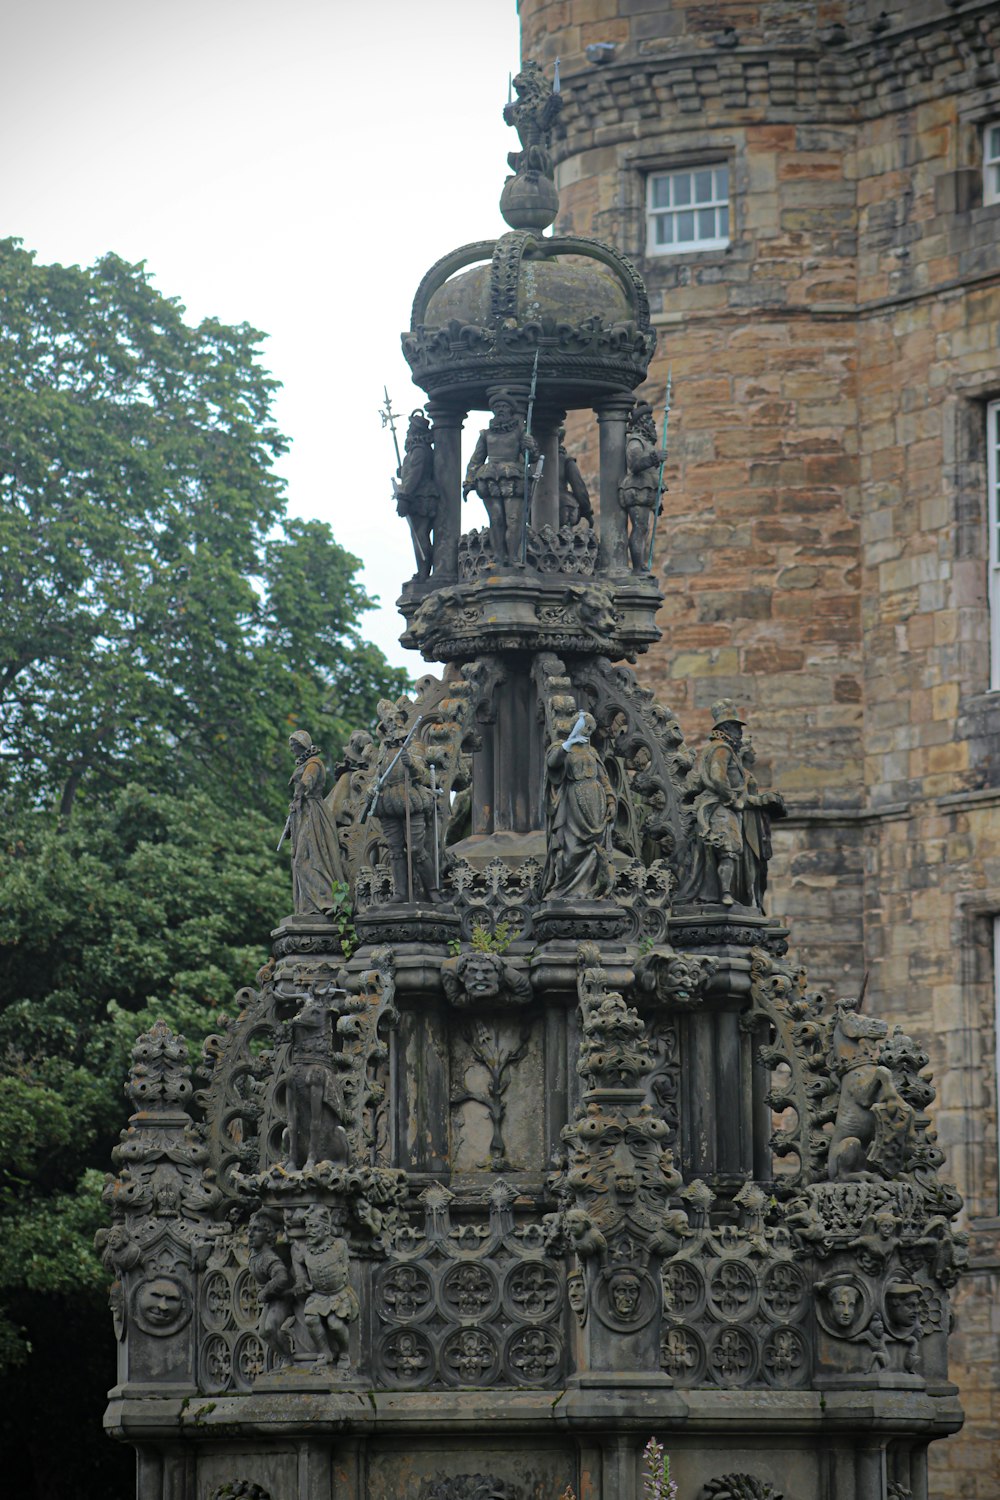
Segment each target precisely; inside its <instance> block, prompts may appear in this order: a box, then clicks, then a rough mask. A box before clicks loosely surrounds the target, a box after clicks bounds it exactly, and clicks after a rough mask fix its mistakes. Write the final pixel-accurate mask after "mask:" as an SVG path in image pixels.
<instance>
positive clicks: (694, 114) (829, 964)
mask: <svg viewBox="0 0 1000 1500" xmlns="http://www.w3.org/2000/svg"><path fill="white" fill-rule="evenodd" d="M520 11H521V18H522V28H523V50H524V55H525V56H526V57H536V58H538V59H540V60H542V61H544V62H548V63H550V64H551V62H552V60H553V59H554V58H555V57H556V56H557V55H558V56H559V57H560V58H561V69H562V80H563V88H564V100H565V102H564V109H563V120H564V123H565V126H566V138H565V140H564V142H563V143H562V146H561V148H560V154H561V157H562V160H561V163H560V168H559V182H560V191H561V204H562V208H561V215H560V220H559V223H558V225H557V229H561V230H569V229H572V230H574V231H576V232H588V233H593V234H597V235H599V236H601V237H603V238H605V239H608V240H610V241H613V242H614V243H616V244H618V245H620V246H621V247H622V248H623V249H624V250H625V251H626V252H627V253H628V254H629V255H630V256H633V257H634V258H635V259H636V260H637V262H638V264H639V266H640V269H641V270H642V273H643V275H644V277H645V278H646V281H647V285H648V287H649V290H650V296H651V301H652V305H653V308H654V316H655V321H656V324H657V327H658V332H659V337H660V347H659V351H658V354H657V358H656V361H655V363H654V365H653V368H652V370H651V374H650V380H649V382H648V384H647V386H646V388H645V394H647V395H648V397H649V399H651V400H652V401H653V402H654V404H658V405H659V404H661V403H662V395H663V389H664V385H665V381H666V374H667V370H668V368H669V369H670V370H671V372H672V377H673V399H674V406H673V411H672V414H671V461H670V464H669V466H668V481H669V484H670V491H669V494H668V495H667V496H666V503H665V509H664V514H663V517H662V519H661V522H660V527H661V530H660V534H659V537H658V541H657V561H656V567H657V570H658V573H659V576H660V578H661V582H662V586H663V587H664V590H665V593H666V601H665V604H664V607H663V612H662V615H661V623H662V624H663V626H664V631H665V637H664V640H663V641H662V642H661V643H660V645H659V646H658V647H656V648H654V650H653V651H652V652H651V653H650V655H649V657H648V658H645V659H644V660H643V662H642V663H641V668H640V669H641V672H642V674H643V676H644V678H645V680H646V682H647V683H648V685H649V686H650V687H652V688H653V689H654V690H655V691H656V693H657V695H658V696H659V697H660V698H661V699H662V701H664V702H666V703H669V704H670V705H671V707H673V708H674V709H675V710H676V711H677V712H678V714H679V715H680V716H681V718H682V720H683V722H684V724H685V727H686V729H687V731H688V734H689V736H691V737H693V738H701V737H702V736H703V735H704V734H705V732H706V731H707V729H708V727H709V724H710V713H709V709H710V704H711V703H712V701H714V699H715V698H716V697H719V696H724V695H731V696H734V697H736V698H738V699H739V700H740V701H742V702H744V703H745V704H746V705H747V706H748V709H749V712H750V719H751V725H752V729H753V735H754V740H755V743H756V745H757V747H758V753H759V760H760V763H761V773H762V774H761V777H760V779H761V780H762V781H763V780H765V779H766V778H767V777H768V776H769V775H770V776H773V779H774V782H775V784H777V785H778V786H779V787H780V789H781V790H782V791H783V793H784V794H785V796H786V798H787V800H788V802H789V805H790V809H791V812H792V816H791V817H790V818H789V819H788V821H787V822H786V823H785V824H783V825H779V828H778V829H777V830H776V858H775V861H774V864H773V867H772V873H773V879H772V892H773V897H772V908H773V910H774V912H775V913H776V914H778V915H781V916H787V917H788V918H789V919H790V920H791V923H792V928H793V941H794V945H795V950H796V952H797V953H798V954H799V955H800V956H801V957H802V958H803V959H804V960H805V962H806V963H807V964H808V966H809V969H810V975H811V979H812V981H813V982H814V983H815V984H817V985H819V986H823V987H827V988H830V989H835V990H839V991H842V992H850V990H851V989H852V988H855V987H856V986H857V984H858V983H859V982H860V979H861V976H862V974H863V973H864V971H865V970H866V969H869V970H870V971H871V980H870V984H871V986H872V989H873V991H874V992H875V993H876V994H877V995H878V997H879V1005H880V1008H881V1011H882V1013H883V1014H885V1015H887V1016H892V1015H893V1012H895V1016H896V1018H898V1019H899V1020H900V1021H905V1022H906V1025H907V1028H908V1029H909V1030H911V1031H912V1032H913V1033H914V1034H915V1035H917V1036H918V1037H919V1038H920V1040H921V1042H922V1044H923V1045H924V1046H925V1047H926V1050H927V1051H928V1053H929V1054H930V1058H931V1067H932V1069H933V1072H934V1074H935V1077H936V1080H937V1084H938V1105H937V1122H938V1129H939V1134H940V1139H941V1142H942V1144H943V1145H944V1146H945V1147H946V1148H947V1150H948V1152H949V1160H950V1165H951V1170H952V1173H953V1175H954V1176H955V1178H956V1180H957V1182H958V1185H959V1187H960V1189H961V1191H962V1192H963V1193H964V1195H965V1196H966V1200H967V1212H968V1227H969V1228H970V1230H971V1244H970V1251H971V1260H972V1271H971V1274H970V1275H969V1276H968V1277H967V1279H966V1280H965V1282H964V1285H963V1287H962V1289H961V1290H960V1293H959V1296H958V1302H957V1323H956V1328H955V1333H954V1337H953V1348H952V1361H953V1369H954V1370H955V1371H956V1378H957V1379H958V1381H959V1383H960V1386H961V1390H962V1399H963V1402H964V1404H965V1408H966V1412H967V1423H966V1428H965V1430H964V1432H963V1433H962V1434H961V1435H960V1436H959V1437H957V1438H955V1439H953V1440H951V1441H950V1442H949V1443H948V1444H946V1445H939V1446H938V1449H937V1450H936V1453H935V1450H932V1462H934V1463H935V1477H934V1486H935V1487H934V1488H933V1489H932V1493H933V1494H934V1495H935V1496H936V1497H940V1500H950V1497H952V1496H954V1497H962V1500H988V1497H989V1500H993V1497H995V1496H996V1495H997V1494H998V1493H1000V1460H998V1457H997V1455H998V1453H1000V1396H998V1394H997V1387H998V1384H1000V1355H998V1344H1000V1328H998V1322H997V1312H996V1307H997V1305H998V1297H997V1293H998V1290H1000V1288H998V1285H997V1280H998V1269H1000V1218H998V1206H1000V1205H998V1191H1000V1189H998V1167H997V1136H998V1132H997V1113H996V1099H995V1085H996V1036H995V1031H994V993H995V991H994V983H995V979H994V972H993V952H992V942H993V939H992V930H993V919H994V917H995V916H996V915H997V914H998V913H1000V693H991V692H989V690H988V689H989V660H988V640H989V631H988V609H987V596H986V555H987V554H986V548H987V537H986V509H985V507H986V474H985V453H984V407H985V402H986V401H987V400H989V399H996V398H997V397H1000V347H998V328H1000V205H987V206H983V203H982V173H981V160H980V152H981V138H982V127H983V125H984V124H985V123H986V121H987V120H990V119H993V120H998V121H1000V11H998V9H997V7H996V5H995V4H986V3H962V0H953V3H951V0H828V3H813V4H803V3H792V0H772V3H767V0H761V3H752V0H733V3H725V0H722V3H712V0H691V3H685V0H676V3H667V0H521V5H520ZM598 43H614V44H615V52H614V55H613V57H612V59H611V61H610V62H608V63H605V64H595V63H592V62H589V61H588V60H587V58H586V54H585V51H584V49H585V48H586V47H587V46H592V45H594V44H598ZM704 160H710V161H716V162H720V161H725V162H726V163H727V164H728V166H729V169H730V243H729V245H728V247H726V248H725V249H723V250H705V251H700V252H696V253H691V254H685V255H661V256H648V255H646V254H645V233H646V231H645V182H646V178H647V175H648V174H649V172H651V171H656V170H665V169H669V168H672V167H674V166H677V167H682V166H684V165H685V164H688V163H692V162H695V161H704ZM570 439H571V442H572V441H574V440H575V441H576V443H577V444H578V445H579V446H580V447H581V448H582V450H583V455H584V458H585V459H589V460H590V468H591V469H592V470H593V468H594V467H595V466H596V433H593V432H591V431H590V430H589V429H588V428H587V427H586V425H585V424H583V423H578V425H577V428H576V429H575V430H572V429H571V432H570Z"/></svg>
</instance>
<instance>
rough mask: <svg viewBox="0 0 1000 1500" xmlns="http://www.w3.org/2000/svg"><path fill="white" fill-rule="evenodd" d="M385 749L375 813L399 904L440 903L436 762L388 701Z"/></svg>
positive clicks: (382, 707)
mask: <svg viewBox="0 0 1000 1500" xmlns="http://www.w3.org/2000/svg"><path fill="white" fill-rule="evenodd" d="M378 713H379V724H380V730H379V732H380V736H381V739H382V748H381V750H380V751H379V755H378V759H377V761H376V763H375V774H376V777H377V781H376V787H377V791H376V794H375V798H374V802H373V806H372V812H374V813H377V815H378V818H379V822H380V823H381V825H382V832H383V834H384V835H385V841H386V843H387V845H388V847H389V863H390V865H391V867H392V882H393V900H394V901H396V902H408V901H412V900H413V899H414V897H415V896H416V895H417V894H418V893H420V894H422V895H424V896H425V897H426V898H427V900H429V901H437V900H439V899H440V892H439V891H438V888H437V877H436V874H435V870H434V862H433V858H432V852H431V851H432V849H433V847H434V806H435V791H436V789H435V786H434V778H433V776H432V774H431V768H432V765H433V762H432V761H430V759H429V757H428V756H427V754H426V752H425V750H424V747H423V745H421V743H420V742H419V741H418V740H417V739H415V738H410V733H411V731H410V730H409V729H408V728H407V726H406V721H405V718H404V717H403V715H402V714H401V712H400V710H399V708H398V706H397V705H396V704H394V703H391V702H390V701H389V699H388V698H383V699H382V700H381V701H380V703H379V705H378Z"/></svg>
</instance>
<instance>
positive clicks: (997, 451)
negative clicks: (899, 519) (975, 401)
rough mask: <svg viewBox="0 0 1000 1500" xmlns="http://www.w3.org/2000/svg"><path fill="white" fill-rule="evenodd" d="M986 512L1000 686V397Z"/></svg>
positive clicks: (993, 664) (989, 415)
mask: <svg viewBox="0 0 1000 1500" xmlns="http://www.w3.org/2000/svg"><path fill="white" fill-rule="evenodd" d="M986 490H987V495H986V515H987V524H988V526H989V532H990V535H989V552H988V559H987V567H988V568H989V601H990V687H991V688H993V689H1000V401H991V402H990V403H989V405H988V406H987V408H986Z"/></svg>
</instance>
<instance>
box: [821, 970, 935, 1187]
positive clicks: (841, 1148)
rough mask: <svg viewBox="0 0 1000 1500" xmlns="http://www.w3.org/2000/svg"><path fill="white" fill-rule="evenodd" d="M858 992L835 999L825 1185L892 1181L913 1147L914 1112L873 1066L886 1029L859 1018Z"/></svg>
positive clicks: (882, 1069)
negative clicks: (835, 1087) (832, 1112)
mask: <svg viewBox="0 0 1000 1500" xmlns="http://www.w3.org/2000/svg"><path fill="white" fill-rule="evenodd" d="M863 998H864V990H862V992H861V995H860V996H859V997H858V998H857V999H856V1000H855V999H848V1000H838V1002H837V1007H836V1020H835V1022H834V1027H833V1040H832V1043H831V1048H830V1053H829V1057H828V1059H827V1061H828V1064H829V1068H830V1071H831V1073H832V1074H833V1075H834V1076H835V1077H836V1076H839V1078H840V1099H839V1102H838V1104H837V1115H836V1119H835V1120H834V1122H833V1134H832V1135H831V1137H830V1151H829V1155H828V1157H827V1172H828V1175H829V1177H830V1180H831V1182H852V1181H858V1180H861V1179H864V1178H867V1177H873V1176H885V1177H892V1176H894V1175H895V1174H896V1173H897V1172H900V1171H902V1170H903V1169H904V1168H905V1166H906V1162H907V1160H908V1158H909V1155H910V1152H911V1150H912V1148H913V1141H914V1127H913V1121H914V1111H913V1106H912V1105H910V1104H908V1103H907V1102H906V1100H905V1099H904V1098H903V1096H902V1094H900V1092H899V1090H898V1089H897V1088H896V1084H895V1081H894V1079H893V1076H892V1073H891V1072H890V1071H889V1069H888V1068H887V1067H885V1066H884V1064H882V1063H880V1062H879V1061H878V1048H879V1044H880V1043H881V1042H882V1040H883V1039H884V1037H885V1035H886V1032H887V1030H888V1027H887V1025H886V1023H885V1022H884V1021H879V1020H877V1019H875V1018H874V1017H871V1016H863V1015H862V1014H861V1002H862V999H863Z"/></svg>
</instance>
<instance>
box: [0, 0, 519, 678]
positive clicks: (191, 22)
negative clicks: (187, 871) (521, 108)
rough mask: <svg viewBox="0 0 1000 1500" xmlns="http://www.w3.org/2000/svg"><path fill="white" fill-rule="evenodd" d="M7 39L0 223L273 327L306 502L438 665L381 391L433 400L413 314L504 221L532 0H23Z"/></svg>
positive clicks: (267, 358) (389, 622)
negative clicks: (410, 356)
mask: <svg viewBox="0 0 1000 1500" xmlns="http://www.w3.org/2000/svg"><path fill="white" fill-rule="evenodd" d="M0 55H2V56H3V58H4V85H3V101H2V106H0V234H3V235H11V234H13V235H18V236H20V237H21V238H22V239H23V240H24V243H25V245H26V246H27V247H28V248H29V249H33V250H35V251H37V253H38V256H39V259H40V260H43V261H61V262H63V263H64V264H72V263H80V264H87V263H89V262H91V261H93V260H94V259H96V257H97V256H99V255H101V254H102V253H103V252H104V251H106V250H114V251H116V252H117V253H118V254H119V255H121V256H124V257H125V258H126V259H127V260H130V261H138V260H145V261H146V263H147V267H148V269H149V270H150V271H151V272H152V273H153V276H154V281H155V285H156V286H157V287H158V289H159V290H160V291H162V292H164V293H166V294H168V295H171V296H176V297H179V298H180V299H181V301H182V302H183V303H184V304H185V306H186V307H187V309H188V316H189V319H190V320H191V321H197V320H198V319H199V318H201V317H203V316H206V315H215V316H217V317H219V318H222V319H223V320H224V321H226V322H233V323H236V322H243V321H246V322H249V323H252V324H253V325H254V326H255V327H257V328H260V329H263V330H264V331H265V332H266V333H268V334H269V335H270V337H269V339H268V340H267V343H266V345H265V353H264V363H265V364H266V365H267V366H268V368H269V369H270V370H271V372H272V373H273V374H274V375H275V376H276V377H277V379H279V380H280V381H282V382H283V389H282V391H281V392H280V393H279V397H278V402H277V407H276V417H277V421H278V425H279V426H280V427H281V429H282V430H283V431H284V432H285V433H286V434H287V435H288V436H289V437H290V438H291V439H292V449H291V452H290V454H289V455H288V456H287V457H286V458H285V459H284V460H282V465H281V469H282V472H283V474H284V475H285V476H286V477H287V480H288V498H289V509H290V510H291V511H292V512H294V513H298V514H301V515H308V516H318V517H320V518H322V519H324V520H327V521H329V522H330V524H331V525H332V527H333V530H334V534H335V535H336V537H337V540H338V541H339V542H341V543H342V544H343V545H344V546H345V547H347V548H348V549H349V550H350V551H351V552H354V553H355V554H356V555H357V556H359V557H361V558H362V559H363V561H364V563H365V571H364V581H365V584H366V586H367V587H368V589H369V591H370V592H371V593H375V594H378V595H379V596H380V597H381V601H382V607H381V608H380V610H379V611H378V612H377V614H376V613H374V612H373V613H372V614H370V615H368V616H366V622H365V627H364V628H365V632H366V634H367V635H369V636H370V637H371V638H372V639H373V640H376V641H377V642H378V644H379V645H380V646H381V647H382V648H383V650H384V651H385V652H386V654H387V655H389V656H390V658H391V659H392V660H393V661H395V662H397V663H401V664H406V665H407V666H409V668H410V670H411V671H413V672H415V673H418V672H419V671H420V665H421V664H420V662H419V661H418V659H416V658H415V657H414V656H413V654H412V653H405V652H403V651H402V650H401V649H400V647H399V646H398V645H397V644H396V637H397V636H398V634H399V630H400V629H401V627H402V622H401V620H400V619H399V616H398V615H397V614H396V612H395V607H394V600H395V598H396V595H397V593H398V587H399V584H400V583H401V582H402V580H403V579H404V578H408V577H409V576H410V574H411V573H412V572H413V566H414V564H413V553H412V549H411V547H410V543H409V538H408V533H407V531H406V527H405V523H404V522H402V521H400V520H398V519H397V517H396V515H395V512H394V509H393V504H392V500H391V486H390V484H389V477H390V475H391V474H392V473H393V471H394V468H395V460H394V458H393V454H392V444H391V439H390V437H389V434H388V432H385V433H383V431H382V428H381V424H380V421H379V417H378V408H379V406H380V404H381V402H382V386H383V383H388V386H389V392H390V395H391V396H392V398H393V404H394V406H396V407H398V409H399V410H400V411H401V412H403V413H407V412H409V410H410V409H411V408H412V407H413V406H415V405H417V404H418V403H419V401H420V400H421V399H422V397H421V395H420V393H419V392H418V391H417V389H416V388H415V387H414V386H413V385H412V384H411V382H410V377H409V371H408V369H407V367H406V364H405V362H404V360H403V357H402V355H401V353H400V348H399V335H400V333H401V331H402V330H403V329H404V328H406V327H407V325H408V323H409V313H410V303H411V300H412V297H413V292H414V291H415V289H416V286H417V283H418V281H419V280H420V278H421V276H422V275H423V273H424V271H425V270H426V269H427V268H428V266H430V265H431V264H432V263H433V262H434V261H435V260H437V259H438V257H439V256H441V255H442V254H444V252H445V251H447V250H450V249H452V248H454V247H455V246H456V245H459V244H463V243H465V242H466V241H468V240H474V239H481V238H488V237H490V236H493V235H497V234H499V233H501V232H502V231H503V230H504V228H505V225H504V224H503V222H502V220H501V218H500V213H499V209H498V207H497V200H498V198H499V195H500V189H501V187H502V186H503V181H504V177H505V176H506V174H507V170H508V169H507V166H506V153H507V151H508V150H514V149H516V147H517V141H516V138H515V136H514V132H513V131H511V130H508V129H507V127H506V126H505V125H504V124H503V120H502V109H503V104H504V101H505V99H506V96H507V75H508V73H509V72H510V71H511V70H515V71H516V69H517V64H518V31H517V13H516V4H515V0H368V3H366V0H280V3H279V0H6V3H0ZM470 425H474V424H470ZM474 440H475V434H474V432H473V434H472V438H471V441H474Z"/></svg>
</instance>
